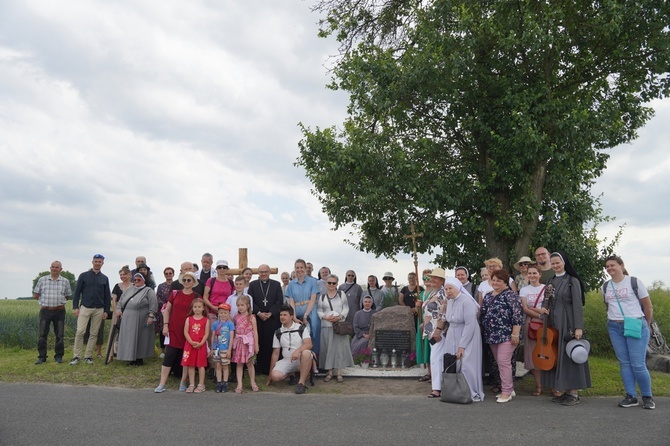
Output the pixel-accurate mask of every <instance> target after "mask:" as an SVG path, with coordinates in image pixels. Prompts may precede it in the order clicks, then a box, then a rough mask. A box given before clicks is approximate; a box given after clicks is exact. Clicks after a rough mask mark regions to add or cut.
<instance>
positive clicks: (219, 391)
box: [216, 382, 223, 393]
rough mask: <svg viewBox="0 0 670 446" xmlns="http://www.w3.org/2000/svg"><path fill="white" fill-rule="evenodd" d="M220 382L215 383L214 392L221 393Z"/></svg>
mask: <svg viewBox="0 0 670 446" xmlns="http://www.w3.org/2000/svg"><path fill="white" fill-rule="evenodd" d="M222 384H223V383H222V382H217V383H216V393H221V392H222V391H221V387H222Z"/></svg>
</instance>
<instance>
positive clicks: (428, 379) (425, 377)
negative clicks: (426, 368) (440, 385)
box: [419, 375, 433, 383]
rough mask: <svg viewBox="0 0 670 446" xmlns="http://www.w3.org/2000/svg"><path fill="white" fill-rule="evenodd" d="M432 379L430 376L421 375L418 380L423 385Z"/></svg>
mask: <svg viewBox="0 0 670 446" xmlns="http://www.w3.org/2000/svg"><path fill="white" fill-rule="evenodd" d="M431 379H433V378H432V377H431V376H430V375H423V376H422V377H421V378H419V382H420V383H425V382H428V381H430V380H431Z"/></svg>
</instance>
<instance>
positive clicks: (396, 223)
mask: <svg viewBox="0 0 670 446" xmlns="http://www.w3.org/2000/svg"><path fill="white" fill-rule="evenodd" d="M316 9H318V10H320V11H322V12H324V13H325V14H326V17H327V18H326V19H324V21H323V22H322V23H321V25H322V29H321V34H322V35H324V36H325V35H331V34H332V35H335V36H336V37H337V39H338V40H339V41H340V43H341V44H342V46H341V58H340V59H339V61H338V63H337V65H336V67H335V69H334V71H333V73H334V78H333V82H332V84H331V85H330V87H331V88H333V89H342V90H346V91H347V92H349V94H350V105H349V109H348V112H349V117H348V118H347V119H346V120H345V122H344V123H343V125H342V128H339V129H338V128H336V127H331V128H326V129H320V128H316V129H310V128H308V127H306V126H304V125H302V124H301V129H302V132H303V139H302V141H301V142H300V144H299V147H300V153H301V157H300V158H299V159H298V161H297V163H296V164H297V165H299V166H302V167H304V168H305V171H306V174H307V177H308V178H309V179H310V181H311V182H312V183H313V186H314V189H313V192H314V193H315V194H316V195H317V197H318V198H319V200H320V202H321V204H322V205H323V210H324V212H325V213H326V214H327V215H328V216H329V218H330V219H331V221H332V222H333V224H334V226H335V227H336V228H340V227H342V226H345V225H349V224H351V225H353V228H354V235H356V236H357V237H359V240H358V241H356V242H351V243H352V244H353V245H354V246H356V247H358V248H359V249H361V250H363V251H366V252H372V253H374V254H376V255H384V256H388V257H393V256H395V255H396V254H398V253H399V252H410V251H411V242H410V241H409V240H407V239H404V238H403V236H404V235H405V234H408V233H409V226H410V223H414V226H415V227H416V230H417V231H418V232H423V233H424V237H423V238H421V239H419V240H418V249H419V250H420V251H421V252H428V253H432V252H434V251H435V250H439V251H441V255H439V256H437V258H436V262H437V263H438V264H440V265H442V266H446V267H453V266H455V265H457V264H465V265H470V266H471V267H473V266H476V265H480V264H481V262H482V260H484V259H485V258H486V257H488V256H497V257H500V258H501V259H503V261H504V262H505V263H506V265H507V266H510V265H511V264H512V263H513V261H514V260H515V259H516V258H518V257H519V256H521V255H527V254H528V253H529V250H530V249H531V248H533V247H537V246H540V245H545V246H548V247H549V249H550V250H556V249H562V250H565V251H566V252H567V253H568V254H569V255H570V256H571V257H572V258H573V260H574V261H573V263H574V264H575V266H576V267H577V269H578V270H579V271H580V273H581V274H582V275H583V277H582V278H583V279H584V281H585V283H586V284H587V286H588V287H589V288H595V287H597V284H598V283H599V282H600V281H601V280H602V265H601V264H600V262H601V261H602V259H603V258H604V257H605V255H606V254H607V253H609V252H611V250H612V247H613V243H614V242H615V241H616V239H615V240H614V241H610V242H609V243H608V242H607V241H605V240H600V239H599V238H598V236H597V232H596V226H597V224H598V223H601V222H602V221H604V220H606V219H607V217H603V216H601V214H600V208H599V204H598V201H597V199H596V198H595V197H593V196H592V195H591V193H590V189H591V186H592V184H593V182H594V181H595V179H596V178H598V176H600V174H601V173H602V171H603V169H604V168H605V163H606V161H607V159H608V156H609V155H608V154H606V153H605V152H604V150H605V149H608V148H612V147H614V146H617V145H619V144H622V143H625V142H629V141H631V140H632V139H634V138H635V137H636V131H637V129H639V128H640V127H641V126H643V125H644V123H645V122H646V121H647V120H648V119H649V118H650V117H651V116H652V115H653V111H652V110H651V109H650V108H648V107H646V106H645V105H644V104H645V102H646V101H649V100H650V99H652V98H656V97H665V96H667V95H668V92H669V88H670V87H669V85H670V80H669V78H668V76H667V75H666V73H667V72H668V71H670V63H669V61H670V44H669V38H668V32H667V23H669V20H670V6H669V4H668V2H660V1H658V0H646V1H639V2H628V1H624V0H619V1H609V2H591V1H586V0H577V1H574V0H573V1H570V2H567V1H558V2H535V1H533V2H508V1H505V0H494V1H486V2H483V1H471V2H461V1H455V0H434V1H427V2H379V1H376V0H362V1H360V2H353V3H352V2H348V1H345V0H324V1H322V2H320V3H319V5H318V6H317V8H316ZM603 245H604V247H603Z"/></svg>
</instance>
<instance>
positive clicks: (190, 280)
mask: <svg viewBox="0 0 670 446" xmlns="http://www.w3.org/2000/svg"><path fill="white" fill-rule="evenodd" d="M184 282H186V283H191V282H193V279H184Z"/></svg>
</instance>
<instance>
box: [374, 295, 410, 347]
mask: <svg viewBox="0 0 670 446" xmlns="http://www.w3.org/2000/svg"><path fill="white" fill-rule="evenodd" d="M415 338H416V329H415V328H414V315H413V314H412V312H411V310H410V309H409V307H406V306H404V305H395V306H393V307H388V308H384V309H382V310H380V311H378V312H376V313H375V314H373V315H372V325H371V326H370V343H369V346H370V349H373V348H375V347H376V348H377V350H378V353H379V354H380V355H381V354H382V350H383V351H385V352H386V353H387V354H388V355H390V354H391V351H392V350H393V349H395V350H396V353H397V354H398V355H400V354H402V353H403V352H404V353H406V354H410V353H411V352H414V351H415V350H416V347H415V346H416V344H415Z"/></svg>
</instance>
